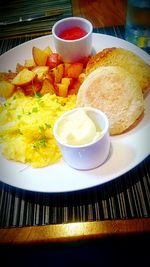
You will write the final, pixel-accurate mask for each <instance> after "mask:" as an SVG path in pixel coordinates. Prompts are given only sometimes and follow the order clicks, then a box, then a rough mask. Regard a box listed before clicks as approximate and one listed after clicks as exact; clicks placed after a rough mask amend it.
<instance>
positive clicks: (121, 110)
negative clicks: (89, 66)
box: [76, 66, 144, 135]
mask: <svg viewBox="0 0 150 267" xmlns="http://www.w3.org/2000/svg"><path fill="white" fill-rule="evenodd" d="M76 106H77V107H84V106H91V107H94V108H98V109H100V110H101V111H103V112H105V113H106V115H107V116H108V119H109V124H110V126H109V131H110V134H111V135H115V134H121V133H123V132H124V131H126V130H127V129H129V127H131V126H132V125H133V124H134V123H135V122H136V120H138V119H139V118H140V116H142V114H143V112H144V101H143V93H142V90H141V87H140V85H139V83H138V82H137V80H136V79H135V78H134V76H133V75H132V74H131V73H130V72H128V71H126V70H125V69H124V68H122V67H119V66H101V67H99V68H97V69H95V70H94V71H92V72H91V73H90V74H89V75H88V76H87V77H86V79H85V81H84V82H83V83H82V85H81V86H80V89H79V92H78V95H77V103H76Z"/></svg>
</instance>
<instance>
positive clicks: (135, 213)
mask: <svg viewBox="0 0 150 267" xmlns="http://www.w3.org/2000/svg"><path fill="white" fill-rule="evenodd" d="M94 32H96V33H104V34H109V35H113V36H117V37H119V38H124V27H122V26H118V27H111V28H104V29H102V28H101V29H98V28H96V29H94ZM33 38H35V36H30V37H29V36H28V37H26V36H24V37H19V38H13V39H7V40H0V53H1V54H2V53H4V52H5V51H7V50H9V49H10V48H12V47H14V46H16V45H19V44H21V43H23V42H25V41H28V40H30V39H33ZM143 217H144V218H147V217H150V156H149V157H147V158H146V159H145V160H144V161H143V162H142V163H141V164H139V165H138V166H137V167H135V168H134V169H132V170H131V171H129V172H127V173H126V174H124V175H122V176H121V177H119V178H116V179H114V180H112V181H111V182H109V183H106V184H103V185H100V186H97V187H94V188H91V189H86V190H81V191H76V192H70V193H57V194H54V193H53V194H48V193H39V192H30V191H25V190H21V189H18V188H15V187H11V186H9V185H6V184H4V183H2V182H0V228H6V227H8V228H9V227H10V228H11V227H23V226H32V225H33V226H34V225H48V224H60V223H68V222H86V221H100V220H114V219H132V218H143Z"/></svg>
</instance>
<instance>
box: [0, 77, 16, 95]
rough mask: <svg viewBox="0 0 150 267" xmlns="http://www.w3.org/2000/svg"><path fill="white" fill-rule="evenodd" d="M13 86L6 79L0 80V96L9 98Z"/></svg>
mask: <svg viewBox="0 0 150 267" xmlns="http://www.w3.org/2000/svg"><path fill="white" fill-rule="evenodd" d="M14 88H15V86H14V85H13V84H12V83H10V82H8V81H5V80H3V81H0V96H1V97H4V98H9V97H10V96H11V95H12V94H13V92H14Z"/></svg>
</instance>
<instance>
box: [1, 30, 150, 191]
mask: <svg viewBox="0 0 150 267" xmlns="http://www.w3.org/2000/svg"><path fill="white" fill-rule="evenodd" d="M97 37H98V38H99V37H102V38H103V37H104V38H106V39H108V38H109V39H113V40H115V41H117V40H119V41H120V42H121V43H124V44H125V45H126V44H128V46H129V47H131V48H132V49H133V50H134V49H135V48H136V50H137V51H140V52H141V53H140V55H141V54H142V55H143V57H146V58H150V55H149V54H148V53H146V52H145V51H144V50H142V49H141V48H139V47H137V46H136V45H134V44H132V43H129V42H128V41H126V40H124V39H121V38H119V37H115V36H113V35H107V34H103V33H93V38H97ZM48 38H50V39H51V41H52V43H53V40H52V35H51V34H50V35H44V36H40V37H37V38H34V39H31V40H28V41H26V42H23V43H21V44H19V45H17V46H15V47H13V48H11V49H9V50H8V51H6V52H4V53H3V54H1V55H0V59H1V58H2V57H7V55H9V54H11V53H13V52H14V51H15V50H16V49H18V47H21V48H22V47H24V46H26V45H32V43H35V42H40V41H41V40H48ZM53 46H54V44H53ZM39 47H40V46H39ZM107 47H112V46H107ZM99 51H100V50H99ZM15 64H16V63H15ZM148 155H149V153H147V154H145V156H144V157H142V159H140V160H139V161H137V162H136V164H133V165H131V166H130V167H129V168H127V171H125V172H122V173H118V175H116V176H115V177H113V178H111V179H110V178H108V179H106V181H104V182H102V183H96V184H93V185H89V186H85V187H84V186H82V187H81V188H77V189H73V188H72V189H67V188H66V189H63V190H50V189H48V190H43V189H41V190H37V189H34V188H24V187H20V186H18V185H16V184H15V183H13V182H12V183H11V182H9V183H7V182H6V181H5V178H4V179H2V180H1V177H0V180H1V181H2V182H4V183H6V184H8V185H11V186H14V187H17V188H20V189H23V190H28V191H34V192H44V193H60V192H61V193H62V192H71V191H78V190H84V189H88V188H92V187H95V186H99V185H102V184H104V183H108V182H109V181H112V180H114V179H116V178H118V177H120V176H122V175H124V174H126V173H127V172H128V171H130V170H131V169H133V168H135V167H136V166H137V165H139V164H140V163H141V162H142V161H143V160H145V159H146V158H147V156H148ZM0 161H1V160H0ZM13 163H14V164H15V163H16V162H13ZM49 167H51V166H49Z"/></svg>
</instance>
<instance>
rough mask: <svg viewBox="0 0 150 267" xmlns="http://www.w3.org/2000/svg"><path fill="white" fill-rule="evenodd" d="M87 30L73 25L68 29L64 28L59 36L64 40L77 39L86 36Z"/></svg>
mask: <svg viewBox="0 0 150 267" xmlns="http://www.w3.org/2000/svg"><path fill="white" fill-rule="evenodd" d="M86 34H87V32H86V31H85V30H84V29H82V28H80V27H73V28H70V29H67V30H64V31H63V32H62V33H61V34H60V35H59V37H60V38H61V39H64V40H77V39H80V38H82V37H84V36H85V35H86Z"/></svg>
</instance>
